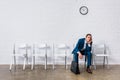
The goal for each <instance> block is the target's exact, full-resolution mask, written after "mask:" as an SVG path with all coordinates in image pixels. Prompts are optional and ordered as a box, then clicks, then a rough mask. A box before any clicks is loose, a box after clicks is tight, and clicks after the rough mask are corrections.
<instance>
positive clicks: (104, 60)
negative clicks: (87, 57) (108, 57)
mask: <svg viewBox="0 0 120 80" xmlns="http://www.w3.org/2000/svg"><path fill="white" fill-rule="evenodd" d="M103 67H105V56H104V59H103Z"/></svg>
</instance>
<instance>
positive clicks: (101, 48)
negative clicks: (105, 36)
mask: <svg viewBox="0 0 120 80" xmlns="http://www.w3.org/2000/svg"><path fill="white" fill-rule="evenodd" d="M92 49H93V50H92V51H93V54H105V50H106V47H105V44H95V45H93V47H92Z"/></svg>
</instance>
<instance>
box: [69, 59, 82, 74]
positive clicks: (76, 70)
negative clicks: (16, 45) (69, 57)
mask: <svg viewBox="0 0 120 80" xmlns="http://www.w3.org/2000/svg"><path fill="white" fill-rule="evenodd" d="M70 70H71V71H72V72H73V73H74V74H80V71H79V65H78V63H77V62H75V61H72V62H71V68H70Z"/></svg>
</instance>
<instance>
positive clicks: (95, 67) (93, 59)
mask: <svg viewBox="0 0 120 80" xmlns="http://www.w3.org/2000/svg"><path fill="white" fill-rule="evenodd" d="M93 61H94V69H95V70H96V68H97V67H96V62H95V55H94V58H93Z"/></svg>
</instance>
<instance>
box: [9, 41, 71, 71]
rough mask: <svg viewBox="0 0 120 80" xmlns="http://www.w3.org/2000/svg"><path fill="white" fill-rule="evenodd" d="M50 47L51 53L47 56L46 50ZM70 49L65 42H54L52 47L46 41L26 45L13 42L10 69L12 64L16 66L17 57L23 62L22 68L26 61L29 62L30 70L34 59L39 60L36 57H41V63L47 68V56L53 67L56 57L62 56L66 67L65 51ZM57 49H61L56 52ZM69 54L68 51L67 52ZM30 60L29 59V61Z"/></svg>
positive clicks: (66, 56)
mask: <svg viewBox="0 0 120 80" xmlns="http://www.w3.org/2000/svg"><path fill="white" fill-rule="evenodd" d="M50 49H52V52H51V53H52V54H50V55H49V56H48V50H50ZM68 50H70V47H69V46H67V45H66V44H63V43H62V44H56V45H53V46H52V48H51V47H50V46H49V45H47V44H46V43H41V44H33V45H28V44H20V45H18V44H14V47H13V54H12V61H11V64H10V68H9V69H10V70H11V69H12V66H13V65H14V67H15V68H16V63H17V60H18V59H17V58H20V57H21V58H22V60H23V62H22V64H23V70H25V66H26V64H28V62H30V65H31V70H33V68H34V66H35V64H36V61H40V60H36V58H37V57H38V58H41V59H43V60H42V61H44V62H43V64H44V65H45V66H44V68H45V69H47V59H48V57H49V58H51V60H52V65H53V69H54V68H55V64H56V59H58V58H62V60H64V61H65V68H66V69H67V60H68V59H67V58H68V55H67V51H68ZM58 51H61V53H60V52H58ZM56 53H60V54H56ZM69 55H70V53H69ZM30 60H31V61H30Z"/></svg>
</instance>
